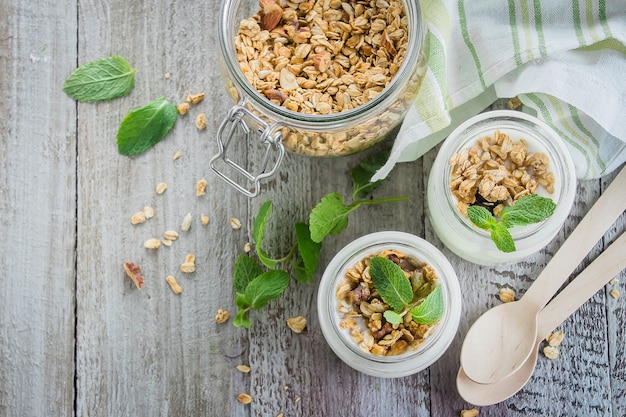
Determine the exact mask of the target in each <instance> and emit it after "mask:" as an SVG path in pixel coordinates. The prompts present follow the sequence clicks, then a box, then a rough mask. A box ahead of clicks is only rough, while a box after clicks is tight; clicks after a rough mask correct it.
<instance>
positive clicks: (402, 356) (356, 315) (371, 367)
mask: <svg viewBox="0 0 626 417" xmlns="http://www.w3.org/2000/svg"><path fill="white" fill-rule="evenodd" d="M373 257H378V258H381V257H382V258H385V259H387V260H391V261H392V262H394V263H395V264H397V265H399V266H400V268H401V269H402V271H403V273H402V274H403V275H402V276H403V277H405V279H406V280H408V281H409V282H410V283H411V284H410V285H411V287H412V290H413V291H414V292H413V295H412V296H411V297H412V301H411V304H412V305H422V306H423V305H424V303H425V302H424V301H423V300H421V299H420V298H423V297H426V296H428V295H430V294H433V293H435V292H437V291H440V293H439V294H437V295H439V296H440V300H441V301H442V303H441V307H442V309H441V311H440V316H437V317H434V318H433V320H430V321H426V322H423V323H427V324H420V323H418V322H416V321H414V320H415V319H412V318H411V313H410V311H408V310H407V311H405V312H403V313H402V314H403V319H402V320H401V322H400V323H395V324H394V323H393V320H392V318H391V317H389V316H388V315H387V310H390V309H391V307H390V304H391V305H392V304H393V303H391V302H389V303H390V304H387V302H385V301H383V299H382V297H381V295H380V294H379V292H378V291H377V289H376V288H377V287H375V286H374V284H373V283H372V280H371V279H370V278H371V268H372V267H373V264H374V262H373V261H372V259H373ZM370 262H371V264H370ZM359 277H363V278H359ZM361 279H362V280H364V281H363V282H358V281H359V280H361ZM461 299H462V297H461V291H460V287H459V282H458V279H457V276H456V274H455V272H454V269H453V268H452V266H451V265H450V263H449V262H448V260H447V259H446V258H445V257H444V256H443V254H442V253H441V252H440V251H439V250H438V249H437V248H435V247H434V246H433V245H431V244H430V243H428V242H426V241H425V240H424V239H422V238H420V237H418V236H414V235H411V234H408V233H403V232H395V231H385V232H378V233H372V234H369V235H366V236H363V237H361V238H359V239H357V240H355V241H353V242H351V243H350V244H348V245H347V246H346V247H344V248H343V249H342V250H341V251H340V252H339V253H337V255H335V257H334V258H333V259H332V260H331V262H330V263H329V265H328V267H327V268H326V270H325V271H324V274H323V276H322V279H321V281H320V287H319V291H318V298H317V308H318V315H319V320H320V326H321V329H322V333H323V334H324V337H325V338H326V341H327V342H328V344H329V346H330V347H331V349H332V350H333V351H334V352H335V354H337V356H339V358H341V359H342V360H343V361H344V362H345V363H346V364H348V365H349V366H351V367H352V368H354V369H356V370H358V371H360V372H363V373H365V374H368V375H372V376H377V377H384V378H396V377H402V376H407V375H411V374H414V373H416V372H418V371H420V370H423V369H425V368H427V367H428V366H430V365H431V364H432V363H433V362H435V361H436V360H437V359H439V358H440V357H441V355H443V353H444V352H445V351H446V350H447V348H448V347H449V345H450V343H451V342H452V339H453V338H454V336H455V334H456V331H457V328H458V325H459V320H460V316H461ZM398 311H399V310H398ZM405 313H409V314H405ZM388 320H389V321H388ZM375 322H376V323H375Z"/></svg>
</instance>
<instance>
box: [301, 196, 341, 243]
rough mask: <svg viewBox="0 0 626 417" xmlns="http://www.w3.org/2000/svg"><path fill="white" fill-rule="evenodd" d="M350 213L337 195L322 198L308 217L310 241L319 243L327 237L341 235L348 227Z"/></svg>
mask: <svg viewBox="0 0 626 417" xmlns="http://www.w3.org/2000/svg"><path fill="white" fill-rule="evenodd" d="M350 211H352V209H351V208H350V207H349V206H345V205H344V204H343V197H342V196H341V194H339V193H331V194H328V195H327V196H326V197H324V198H322V201H320V202H319V203H318V204H317V205H316V206H315V207H314V208H313V210H312V211H311V215H310V216H309V222H310V226H309V228H310V230H311V239H313V242H318V243H319V242H321V241H322V240H323V239H324V238H325V237H326V236H328V235H336V234H339V233H341V232H342V231H343V230H344V229H345V228H346V227H348V214H349V213H350Z"/></svg>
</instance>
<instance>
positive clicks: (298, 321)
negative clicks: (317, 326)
mask: <svg viewBox="0 0 626 417" xmlns="http://www.w3.org/2000/svg"><path fill="white" fill-rule="evenodd" d="M287 326H289V328H290V329H291V330H293V331H294V332H295V333H302V331H303V330H304V328H305V327H306V318H304V316H298V317H292V318H290V319H288V320H287Z"/></svg>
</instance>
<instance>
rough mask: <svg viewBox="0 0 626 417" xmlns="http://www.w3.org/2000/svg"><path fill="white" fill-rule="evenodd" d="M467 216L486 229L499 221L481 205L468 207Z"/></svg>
mask: <svg viewBox="0 0 626 417" xmlns="http://www.w3.org/2000/svg"><path fill="white" fill-rule="evenodd" d="M467 217H469V219H470V220H471V221H472V223H474V224H475V225H476V226H478V227H480V228H481V229H486V230H489V229H491V226H492V225H494V224H495V223H496V222H497V221H496V218H495V217H493V215H492V214H491V213H490V212H489V210H487V209H486V208H484V207H481V206H469V207H468V208H467Z"/></svg>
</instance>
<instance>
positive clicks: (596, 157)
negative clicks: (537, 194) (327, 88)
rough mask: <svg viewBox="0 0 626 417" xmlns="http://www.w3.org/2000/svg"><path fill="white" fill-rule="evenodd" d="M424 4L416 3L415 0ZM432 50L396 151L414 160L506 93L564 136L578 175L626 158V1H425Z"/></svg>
mask: <svg viewBox="0 0 626 417" xmlns="http://www.w3.org/2000/svg"><path fill="white" fill-rule="evenodd" d="M413 1H417V0H413ZM420 5H421V9H422V13H423V15H424V20H425V24H426V28H427V34H426V42H427V43H428V46H429V49H430V53H429V58H428V68H427V71H426V75H425V78H424V81H423V83H422V86H421V89H420V91H419V93H418V95H417V97H416V99H415V103H414V106H412V107H411V109H410V110H409V112H408V114H407V116H406V118H405V120H404V122H403V124H402V126H401V128H400V131H399V133H398V136H397V137H396V139H395V141H394V144H393V148H392V151H391V155H390V158H389V160H388V162H387V164H386V165H385V166H383V167H382V168H381V169H380V170H379V171H378V172H377V173H376V174H375V175H374V177H373V178H372V180H373V181H376V180H379V179H382V178H384V177H386V176H387V175H388V174H389V172H390V171H391V170H392V168H393V167H394V166H395V164H396V163H398V162H408V161H414V160H416V159H418V158H419V157H421V156H422V155H423V154H424V153H426V152H427V151H428V150H430V149H431V148H432V147H433V146H435V145H437V144H438V143H439V142H440V141H442V140H443V139H445V138H446V136H447V135H448V134H449V133H450V132H451V131H452V130H453V129H454V128H455V127H456V126H458V125H459V124H460V123H462V122H463V121H465V120H466V119H467V118H469V117H471V116H473V115H475V114H477V113H479V112H481V111H482V110H484V109H485V108H486V107H487V106H488V105H490V104H491V103H492V102H493V101H494V100H495V99H496V98H498V97H503V98H506V97H515V96H518V97H519V98H520V99H521V101H522V103H523V104H524V106H523V109H525V111H528V112H530V113H533V114H535V115H536V116H538V117H539V118H540V119H542V120H544V121H545V122H546V123H547V124H548V125H550V126H551V127H552V128H554V129H555V131H556V132H557V133H558V134H559V135H560V136H561V137H562V138H563V139H564V140H565V142H566V144H567V146H568V149H569V151H570V153H571V155H572V157H573V159H574V163H575V165H576V169H577V171H576V174H577V177H578V178H579V179H591V178H598V177H601V176H603V175H604V174H606V173H609V172H611V171H612V170H614V169H615V168H617V167H619V166H620V165H621V164H622V163H623V162H624V161H626V0H547V1H541V0H508V1H504V0H500V1H497V0H482V1H466V0H422V1H420Z"/></svg>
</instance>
